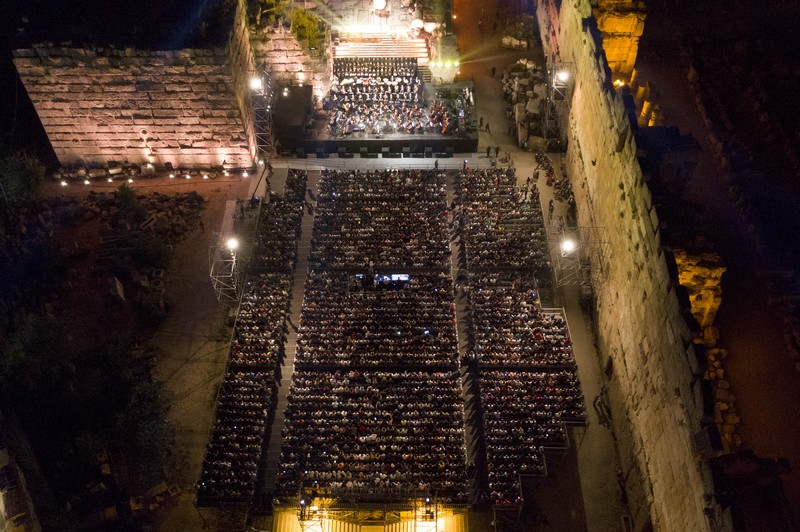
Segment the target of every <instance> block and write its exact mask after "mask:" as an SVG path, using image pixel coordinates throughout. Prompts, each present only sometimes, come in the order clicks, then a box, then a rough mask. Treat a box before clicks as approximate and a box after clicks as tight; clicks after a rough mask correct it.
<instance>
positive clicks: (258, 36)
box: [250, 26, 330, 99]
mask: <svg viewBox="0 0 800 532" xmlns="http://www.w3.org/2000/svg"><path fill="white" fill-rule="evenodd" d="M250 45H251V46H252V49H253V55H254V57H255V60H256V63H258V64H261V63H266V65H267V66H268V67H269V69H270V75H271V77H272V83H273V88H276V89H277V88H279V87H291V86H297V85H311V87H312V92H313V94H314V96H316V97H317V98H320V99H321V98H322V97H323V95H324V94H325V93H327V91H328V86H329V84H330V71H329V69H328V65H329V63H328V61H327V59H328V58H327V57H326V56H325V55H324V54H321V55H318V56H315V57H312V56H311V55H310V54H309V53H308V51H307V50H305V49H304V48H303V46H302V45H301V44H300V42H298V40H297V39H296V38H295V36H294V34H292V32H291V31H290V30H288V29H285V28H284V27H283V26H277V27H267V28H257V29H256V28H251V31H250Z"/></svg>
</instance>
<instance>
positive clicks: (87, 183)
mask: <svg viewBox="0 0 800 532" xmlns="http://www.w3.org/2000/svg"><path fill="white" fill-rule="evenodd" d="M83 184H84V185H89V184H91V181H89V180H88V179H84V180H83Z"/></svg>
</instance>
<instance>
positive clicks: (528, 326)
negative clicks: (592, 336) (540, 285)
mask: <svg viewBox="0 0 800 532" xmlns="http://www.w3.org/2000/svg"><path fill="white" fill-rule="evenodd" d="M492 277H493V276H491V275H488V276H482V277H481V278H480V279H476V280H474V281H473V282H472V285H471V290H470V293H469V306H470V311H471V313H470V316H469V318H468V323H469V324H470V325H471V327H470V335H469V356H471V357H473V358H477V359H478V360H479V361H480V362H481V364H491V365H503V366H513V365H520V366H529V367H563V368H566V369H574V368H575V358H574V357H573V354H572V341H571V340H570V338H569V331H568V330H567V320H566V318H565V317H564V315H563V314H562V313H561V311H555V310H552V311H544V310H542V308H541V305H540V303H539V296H538V294H537V291H536V287H535V286H534V285H532V284H529V283H527V282H525V281H518V282H516V283H514V284H513V285H507V286H502V285H501V286H498V285H492V284H490V282H489V279H491V278H492Z"/></svg>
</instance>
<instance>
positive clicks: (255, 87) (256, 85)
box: [250, 77, 262, 91]
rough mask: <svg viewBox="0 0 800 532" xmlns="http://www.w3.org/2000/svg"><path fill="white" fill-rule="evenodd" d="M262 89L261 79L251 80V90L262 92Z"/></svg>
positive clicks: (253, 78) (254, 78)
mask: <svg viewBox="0 0 800 532" xmlns="http://www.w3.org/2000/svg"><path fill="white" fill-rule="evenodd" d="M261 87H262V84H261V78H257V77H252V78H250V88H251V89H252V90H254V91H260V90H261Z"/></svg>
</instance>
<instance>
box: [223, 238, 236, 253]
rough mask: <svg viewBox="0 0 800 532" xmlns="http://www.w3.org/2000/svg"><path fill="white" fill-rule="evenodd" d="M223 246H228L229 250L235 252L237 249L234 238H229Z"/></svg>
mask: <svg viewBox="0 0 800 532" xmlns="http://www.w3.org/2000/svg"><path fill="white" fill-rule="evenodd" d="M225 245H226V246H228V249H229V250H231V251H235V250H236V248H238V247H239V241H238V240H236V239H235V238H229V239H228V241H227V242H226V243H225Z"/></svg>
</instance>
